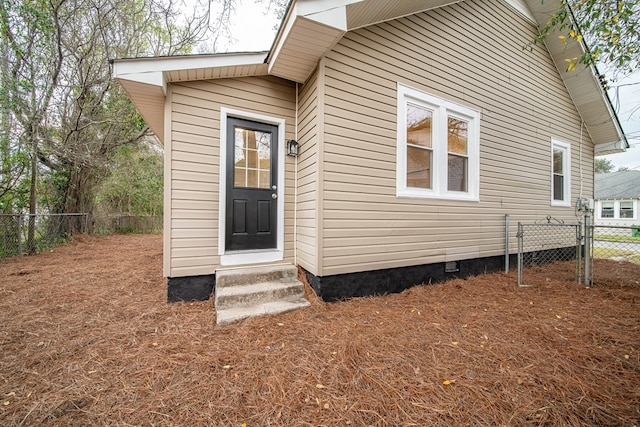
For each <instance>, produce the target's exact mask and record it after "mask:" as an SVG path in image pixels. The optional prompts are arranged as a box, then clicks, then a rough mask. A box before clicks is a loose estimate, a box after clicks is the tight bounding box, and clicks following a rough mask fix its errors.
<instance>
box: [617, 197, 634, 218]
mask: <svg viewBox="0 0 640 427" xmlns="http://www.w3.org/2000/svg"><path fill="white" fill-rule="evenodd" d="M620 218H621V219H633V218H634V215H633V201H631V200H628V201H625V202H620Z"/></svg>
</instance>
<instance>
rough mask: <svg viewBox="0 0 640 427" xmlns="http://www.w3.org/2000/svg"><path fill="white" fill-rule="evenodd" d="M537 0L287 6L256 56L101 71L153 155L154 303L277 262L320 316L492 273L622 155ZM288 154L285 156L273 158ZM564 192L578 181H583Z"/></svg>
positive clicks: (364, 0)
mask: <svg viewBox="0 0 640 427" xmlns="http://www.w3.org/2000/svg"><path fill="white" fill-rule="evenodd" d="M551 13H553V7H551V6H550V5H549V2H544V4H543V3H542V2H541V1H540V0H526V1H525V0H467V1H451V0H411V1H409V0H407V1H387V0H326V1H318V0H297V1H296V0H294V1H292V3H291V5H290V6H289V8H288V10H287V13H286V16H285V18H284V20H283V23H282V26H281V28H280V31H279V32H278V34H277V37H276V40H275V42H274V44H273V47H272V49H271V50H270V51H269V52H260V53H239V54H218V55H195V56H184V57H162V58H142V59H122V60H116V61H114V64H113V70H114V76H115V78H117V79H118V80H119V82H120V84H121V85H122V86H123V87H124V89H125V90H126V91H127V93H128V94H129V96H130V97H131V99H132V101H133V103H134V104H135V105H136V107H137V108H138V110H139V111H140V113H141V114H142V116H143V117H144V119H145V120H146V121H147V123H148V124H149V126H150V127H151V129H152V130H153V131H154V132H155V134H156V135H157V136H158V138H159V139H160V140H161V141H162V142H163V143H164V148H165V175H164V179H165V193H164V195H165V200H164V203H165V211H164V213H165V217H164V221H165V226H164V275H165V276H166V277H168V292H169V300H181V299H203V298H208V297H209V294H210V293H211V291H212V289H213V288H214V284H215V275H216V271H219V270H220V269H228V268H230V267H243V266H248V265H267V264H278V263H289V264H295V265H299V266H301V267H302V268H304V270H305V271H306V272H307V273H308V277H309V279H310V282H311V283H312V286H313V287H314V288H315V290H316V292H318V294H319V295H320V296H321V297H323V298H325V299H329V300H331V299H336V298H342V297H350V296H358V295H367V294H376V293H386V292H393V291H400V290H402V289H404V288H407V287H409V286H411V285H414V284H418V283H428V282H435V281H438V280H442V279H444V278H446V277H448V276H450V275H458V276H467V275H470V274H476V273H482V272H485V271H491V270H498V269H500V268H502V267H503V265H504V257H505V252H507V253H511V254H514V253H516V252H517V247H516V239H515V238H513V239H511V242H510V245H509V247H508V248H505V215H506V214H509V215H510V218H511V228H510V233H509V234H511V236H515V232H516V221H533V220H537V219H540V218H544V217H546V216H547V215H550V216H553V217H554V218H558V219H566V220H572V221H575V202H576V199H577V198H578V197H579V196H582V197H585V198H590V197H592V196H593V173H592V172H591V171H592V170H593V157H594V155H596V154H606V153H613V152H619V151H622V150H624V149H625V148H627V147H628V144H627V141H626V139H625V138H624V135H623V132H622V130H621V128H620V125H619V122H618V119H617V117H616V116H615V113H614V112H613V109H612V107H611V104H610V102H609V100H608V98H607V96H606V94H605V92H604V91H603V89H602V86H601V83H600V80H599V76H598V75H597V73H596V72H595V70H594V69H592V68H584V67H578V70H577V71H573V72H565V64H566V62H565V59H566V58H573V57H579V56H580V53H581V52H582V46H581V45H580V44H577V43H573V44H567V45H564V44H562V43H561V41H560V39H559V38H558V37H557V34H551V35H549V37H548V39H547V45H546V46H540V45H536V46H533V49H532V50H529V49H524V48H523V47H524V46H526V45H527V44H528V43H529V42H531V41H532V40H533V38H534V37H535V36H536V35H537V28H538V24H539V23H543V24H544V23H546V22H547V20H548V19H549V16H550V14H551ZM291 141H297V143H298V144H299V146H298V147H297V150H299V155H298V156H297V157H293V156H288V155H287V150H288V148H289V146H290V145H295V144H294V143H292V142H291ZM581 180H582V182H581Z"/></svg>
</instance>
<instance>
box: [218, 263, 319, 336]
mask: <svg viewBox="0 0 640 427" xmlns="http://www.w3.org/2000/svg"><path fill="white" fill-rule="evenodd" d="M309 305H310V304H309V301H307V300H306V299H305V298H304V285H303V284H302V283H301V282H300V281H298V269H297V268H296V267H295V266H293V265H269V266H261V267H247V268H235V269H226V270H218V271H216V290H215V307H216V323H217V324H218V325H223V324H228V323H231V322H235V321H237V320H241V319H246V318H248V317H256V316H264V315H267V314H276V313H284V312H287V311H292V310H297V309H299V308H304V307H308V306H309Z"/></svg>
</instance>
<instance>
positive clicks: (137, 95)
mask: <svg viewBox="0 0 640 427" xmlns="http://www.w3.org/2000/svg"><path fill="white" fill-rule="evenodd" d="M266 57H267V52H248V53H237V54H215V55H188V56H171V57H152V58H126V59H116V60H113V61H112V76H113V78H114V79H116V80H118V82H119V83H120V85H121V86H122V87H123V89H124V90H125V91H126V92H127V94H128V95H129V98H130V99H131V101H132V102H133V104H134V105H135V107H136V109H137V110H138V111H139V112H140V114H141V115H142V117H143V118H144V120H145V122H146V123H147V124H148V125H149V128H151V130H152V131H153V133H154V134H155V135H156V137H157V138H158V139H159V140H160V142H162V143H164V103H165V98H166V93H167V83H171V82H178V81H190V80H204V79H207V78H221V77H247V76H256V75H266V74H267V72H268V71H267V65H266V64H265V59H266Z"/></svg>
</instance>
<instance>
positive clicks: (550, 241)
mask: <svg viewBox="0 0 640 427" xmlns="http://www.w3.org/2000/svg"><path fill="white" fill-rule="evenodd" d="M545 221H546V222H544V223H542V222H541V223H530V224H526V223H521V222H518V234H517V237H518V286H525V285H526V277H523V275H524V274H525V273H524V272H525V269H526V268H529V267H533V266H542V265H546V264H551V263H554V262H559V261H573V260H575V270H576V276H575V277H576V282H580V281H581V280H582V279H583V277H584V276H583V269H582V260H583V255H584V252H583V251H584V241H585V239H584V236H583V233H582V223H580V222H578V223H575V224H566V223H563V222H561V221H556V220H553V219H552V218H550V217H548V218H547V219H546V220H545ZM587 252H588V250H587Z"/></svg>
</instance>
